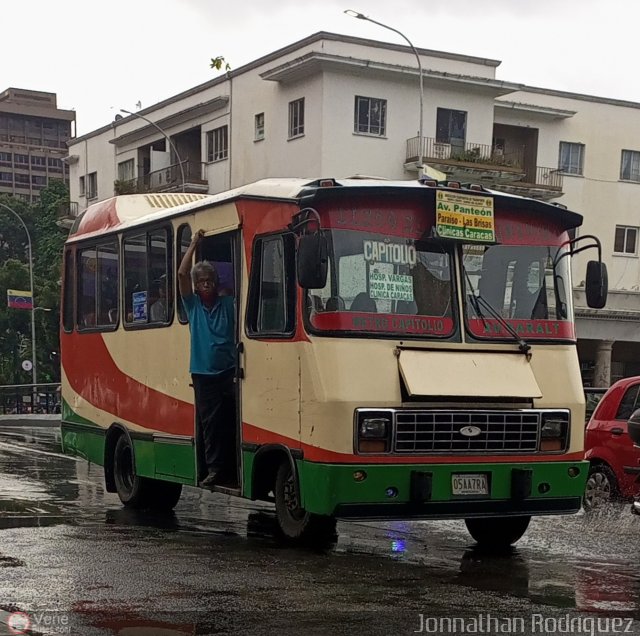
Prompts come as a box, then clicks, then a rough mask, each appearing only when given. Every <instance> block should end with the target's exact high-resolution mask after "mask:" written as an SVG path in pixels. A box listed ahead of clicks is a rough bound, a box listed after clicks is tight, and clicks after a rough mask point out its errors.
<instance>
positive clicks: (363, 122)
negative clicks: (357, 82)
mask: <svg viewBox="0 0 640 636" xmlns="http://www.w3.org/2000/svg"><path fill="white" fill-rule="evenodd" d="M386 130H387V100H386V99H376V98H374V97H359V96H358V95H356V107H355V112H354V132H357V133H361V134H365V135H376V136H378V137H384V135H385V134H386Z"/></svg>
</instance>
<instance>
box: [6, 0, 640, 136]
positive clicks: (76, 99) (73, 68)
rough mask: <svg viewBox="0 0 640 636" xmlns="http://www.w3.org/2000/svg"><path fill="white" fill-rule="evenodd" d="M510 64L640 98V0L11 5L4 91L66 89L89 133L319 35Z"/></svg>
mask: <svg viewBox="0 0 640 636" xmlns="http://www.w3.org/2000/svg"><path fill="white" fill-rule="evenodd" d="M344 9H354V10H356V11H359V12H361V13H364V14H365V15H367V16H369V17H371V18H372V19H374V20H377V21H378V22H383V23H385V24H388V25H389V26H392V27H394V28H395V29H398V30H399V31H401V32H402V33H404V34H405V35H406V36H407V37H408V38H409V39H410V40H411V41H412V42H413V44H414V45H415V46H416V47H419V48H428V49H435V50H439V51H449V52H453V53H463V54H467V55H473V56H477V57H484V58H491V59H496V60H501V62H502V64H501V65H500V66H499V67H498V69H497V79H499V80H504V81H510V82H519V83H524V84H528V85H530V86H540V87H544V88H553V89H557V90H565V91H572V92H578V93H586V94H590V95H598V96H603V97H610V98H617V99H626V100H631V101H636V102H640V81H639V80H638V39H639V38H640V28H639V24H640V20H639V19H640V0H597V1H596V0H421V1H420V0H385V1H383V0H317V1H315V2H308V1H305V0H296V1H295V2H294V1H293V0H270V1H269V0H235V1H234V2H228V1H224V0H216V1H214V0H109V1H108V2H107V1H105V0H57V1H54V0H10V1H8V2H3V6H2V38H1V40H2V51H3V64H2V67H1V70H0V90H3V89H4V88H7V87H9V86H14V87H17V88H27V89H33V90H44V91H50V92H54V93H57V95H58V106H59V107H60V108H66V109H74V110H75V111H76V122H77V133H78V135H82V134H84V133H87V132H89V131H91V130H94V129H96V128H99V127H101V126H104V125H105V124H107V123H109V122H110V121H111V120H113V118H114V116H115V114H116V113H117V111H118V109H120V108H126V109H128V110H135V107H136V104H137V102H141V103H142V107H143V108H146V107H148V106H151V105H152V104H154V103H156V102H158V101H160V100H162V99H166V98H167V97H170V96H172V95H175V94H176V93H179V92H181V91H183V90H186V89H188V88H191V87H192V86H195V85H197V84H200V83H202V82H206V81H208V80H209V79H212V78H213V77H216V76H217V75H218V74H219V72H218V71H215V70H212V69H211V68H209V62H210V60H211V58H212V57H216V56H218V55H222V56H224V57H225V58H226V60H227V62H228V63H229V64H230V65H231V67H232V68H238V67H240V66H242V65H243V64H246V63H247V62H250V61H252V60H254V59H256V58H258V57H260V56H262V55H265V54H267V53H270V52H272V51H275V50H276V49H278V48H280V47H283V46H286V45H288V44H291V43H293V42H296V41H297V40H300V39H302V38H304V37H306V36H309V35H311V34H313V33H316V32H317V31H330V32H333V33H339V34H344V35H352V36H357V37H364V38H372V39H376V40H380V41H386V42H396V43H400V44H403V43H404V41H403V40H402V38H400V37H399V36H397V35H395V34H394V33H392V32H390V31H388V30H386V29H383V28H381V27H379V26H376V25H374V24H371V23H368V22H365V21H363V20H356V19H354V18H351V17H349V16H347V15H345V14H344V13H343V11H344Z"/></svg>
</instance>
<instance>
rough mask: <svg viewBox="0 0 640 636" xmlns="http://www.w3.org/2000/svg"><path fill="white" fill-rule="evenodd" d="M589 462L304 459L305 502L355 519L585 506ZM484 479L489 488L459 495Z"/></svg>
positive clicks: (555, 511) (512, 512)
mask: <svg viewBox="0 0 640 636" xmlns="http://www.w3.org/2000/svg"><path fill="white" fill-rule="evenodd" d="M588 468H589V463H588V462H584V461H577V462H576V461H571V462H563V461H554V462H532V463H528V464H520V463H504V464H502V463H500V464H466V463H465V464H455V463H452V464H428V465H426V464H402V465H399V464H393V465H391V464H349V465H345V464H320V463H313V462H306V461H304V460H298V474H299V477H300V490H301V497H302V505H303V507H304V508H305V509H306V510H308V511H309V512H312V513H315V514H320V515H334V516H337V517H341V518H349V519H455V518H467V517H482V516H485V517H486V516H506V515H547V514H570V513H575V512H577V511H578V510H580V507H581V504H582V496H583V494H584V488H585V483H586V479H587V474H588ZM466 475H469V476H474V477H477V476H484V478H482V477H480V480H481V483H483V484H484V485H485V486H486V490H485V492H483V493H478V494H456V493H455V492H454V480H458V479H459V478H460V477H461V476H462V477H464V476H466Z"/></svg>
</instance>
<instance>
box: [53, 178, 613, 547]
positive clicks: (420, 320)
mask: <svg viewBox="0 0 640 636" xmlns="http://www.w3.org/2000/svg"><path fill="white" fill-rule="evenodd" d="M581 221H582V217H581V216H580V215H579V214H577V213H575V212H571V211H569V210H568V209H566V208H565V207H564V206H560V205H554V204H549V203H544V202H541V201H538V200H534V199H528V198H522V197H518V196H513V195H508V194H504V193H499V192H495V191H491V190H488V189H485V188H484V187H482V186H475V185H466V186H462V185H461V184H460V183H456V182H447V183H443V182H435V181H430V180H424V179H423V180H416V181H390V180H383V179H371V178H349V179H342V180H341V179H335V178H327V179H315V180H310V179H293V178H292V179H265V180H261V181H258V182H256V183H252V184H249V185H246V186H243V187H241V188H238V189H234V190H230V191H228V192H224V193H220V194H216V195H190V194H179V193H166V194H134V195H124V196H116V197H113V198H111V199H108V200H106V201H102V202H99V203H96V204H94V205H91V206H89V207H88V208H87V209H86V210H85V211H84V213H83V214H82V215H81V216H80V217H79V218H78V219H77V220H76V222H75V224H74V227H73V228H72V230H71V232H70V235H69V238H68V240H67V242H66V245H65V248H64V267H63V270H64V271H63V285H62V287H63V298H62V312H61V359H62V424H61V426H62V443H63V449H64V452H65V453H68V454H70V455H74V456H78V457H81V458H84V459H86V460H88V461H89V462H92V463H94V464H98V465H100V466H102V467H104V478H105V484H106V490H107V491H109V492H116V493H117V494H118V496H119V498H120V500H121V501H122V503H123V504H124V505H125V506H129V507H132V508H146V509H157V510H167V509H172V508H173V507H174V506H175V505H176V503H177V502H178V500H179V497H180V494H181V490H182V487H183V485H188V486H197V484H198V483H199V481H200V479H201V478H202V476H203V469H204V467H203V462H202V461H201V449H199V444H198V442H197V439H198V435H197V433H198V431H197V430H196V428H195V427H196V423H195V416H194V399H193V394H192V388H191V387H190V377H189V373H188V368H189V360H188V357H189V327H188V324H187V322H186V315H185V311H184V308H183V307H182V304H181V299H180V297H179V294H177V284H176V282H177V268H178V266H179V264H180V261H181V259H182V257H183V255H184V254H185V253H186V250H187V248H188V245H189V243H190V240H191V237H192V235H193V234H194V233H195V232H199V231H200V230H203V232H204V237H203V239H202V240H201V241H200V242H199V244H198V251H197V253H196V255H195V259H194V261H195V260H208V261H210V262H212V263H213V264H214V265H215V267H216V269H217V271H218V273H219V276H220V285H219V287H220V293H225V294H228V295H232V296H233V297H234V301H235V303H234V304H235V312H236V357H237V365H236V374H235V391H236V397H237V400H236V408H235V418H236V441H235V446H236V454H237V457H236V459H237V466H238V469H237V475H236V481H235V483H234V484H232V485H231V486H230V487H218V488H217V489H218V490H220V491H221V492H226V493H228V494H232V495H236V496H240V497H244V498H247V499H250V500H255V501H267V502H272V503H274V504H275V516H276V519H277V526H278V528H279V532H280V534H281V536H282V537H284V538H285V539H287V540H289V541H292V542H296V541H300V542H302V541H309V540H313V541H315V540H320V539H326V538H327V537H329V536H331V535H333V536H335V528H336V519H337V518H340V519H359V520H380V519H450V518H457V519H464V520H465V522H466V526H467V529H468V530H469V532H470V534H471V536H472V537H473V539H475V541H476V542H477V543H479V544H481V545H492V546H506V545H510V544H512V543H514V542H515V541H517V540H518V539H519V538H520V537H521V536H522V535H523V534H524V532H525V531H526V529H527V526H528V524H529V521H530V519H531V517H532V516H533V515H548V514H568V513H575V512H577V511H578V510H579V509H580V505H581V498H582V495H583V492H584V488H585V480H586V478H587V473H588V463H587V462H585V461H584V457H583V455H584V449H583V436H584V417H585V398H584V392H583V387H582V383H581V377H580V367H579V363H578V356H577V350H576V333H575V322H574V309H573V300H572V290H573V286H572V279H571V262H572V257H573V256H574V255H575V254H577V253H578V252H580V251H582V250H585V249H590V248H592V247H595V248H597V249H598V259H597V260H591V261H589V262H588V263H587V269H586V278H585V291H586V297H587V300H588V304H589V305H590V306H592V307H603V306H604V304H605V302H606V295H607V278H606V268H605V265H604V264H603V263H602V261H601V253H600V245H599V242H598V240H597V238H596V237H589V236H583V237H578V238H576V237H575V229H576V228H577V227H579V226H580V224H581ZM160 287H162V293H161V292H160ZM158 299H162V301H163V302H162V304H163V308H162V310H161V311H160V312H159V311H157V310H154V311H152V307H154V306H156V303H157V302H158Z"/></svg>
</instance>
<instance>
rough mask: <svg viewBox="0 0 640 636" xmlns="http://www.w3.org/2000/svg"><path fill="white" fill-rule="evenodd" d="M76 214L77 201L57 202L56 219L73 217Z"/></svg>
mask: <svg viewBox="0 0 640 636" xmlns="http://www.w3.org/2000/svg"><path fill="white" fill-rule="evenodd" d="M77 216H78V202H77V201H64V202H63V203H60V204H58V220H63V219H75V218H76V217H77Z"/></svg>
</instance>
